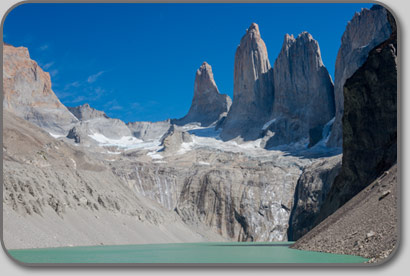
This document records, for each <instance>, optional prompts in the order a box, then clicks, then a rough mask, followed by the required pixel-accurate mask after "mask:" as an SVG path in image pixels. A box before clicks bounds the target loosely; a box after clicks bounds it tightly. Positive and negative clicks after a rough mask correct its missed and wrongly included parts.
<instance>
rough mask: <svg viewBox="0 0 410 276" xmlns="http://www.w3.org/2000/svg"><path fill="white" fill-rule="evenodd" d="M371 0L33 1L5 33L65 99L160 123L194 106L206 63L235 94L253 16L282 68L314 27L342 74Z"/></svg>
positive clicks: (330, 64)
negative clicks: (238, 54) (285, 56)
mask: <svg viewBox="0 0 410 276" xmlns="http://www.w3.org/2000/svg"><path fill="white" fill-rule="evenodd" d="M371 6H372V4H347V3H346V4H62V3H60V4H23V5H20V6H18V7H17V8H15V9H14V10H12V11H11V12H10V14H9V15H8V16H7V18H6V20H5V22H4V29H3V31H4V37H3V40H4V42H7V43H9V44H12V45H14V46H25V47H27V48H28V49H29V51H30V55H31V58H32V59H34V60H36V61H37V62H38V63H39V64H40V66H42V68H43V69H44V70H45V71H48V72H50V74H51V80H52V85H53V90H54V92H55V93H56V94H57V96H58V97H59V98H60V100H61V102H62V103H63V104H65V105H67V106H76V105H80V104H83V103H89V104H90V105H91V106H93V107H95V108H97V109H100V110H104V111H105V112H106V113H107V115H108V116H110V117H113V118H119V119H122V120H124V121H125V122H129V121H159V120H165V119H167V118H179V117H182V116H184V115H185V114H186V113H187V111H188V110H189V107H190V104H191V100H192V96H193V88H194V79H195V72H196V70H197V69H198V67H199V66H200V65H201V64H202V62H203V61H207V62H208V63H209V64H210V65H211V66H212V68H213V72H214V77H215V81H216V83H217V85H218V88H219V91H220V92H221V93H225V94H228V95H230V96H231V97H232V94H233V67H234V56H235V51H236V47H237V46H238V44H239V41H240V39H241V37H242V36H243V35H244V34H245V31H246V29H247V28H248V27H249V25H250V24H251V23H252V22H256V23H258V24H259V28H260V32H261V35H262V38H263V40H264V41H265V43H266V46H267V48H268V55H269V59H270V62H271V65H272V66H273V63H274V62H275V59H276V57H277V55H278V54H279V51H280V49H281V46H282V42H283V37H284V35H285V34H286V33H289V34H294V35H295V36H296V35H298V34H299V33H301V32H302V31H308V32H309V33H311V34H312V36H313V37H314V38H315V39H316V40H317V41H318V42H319V45H320V48H321V53H322V59H323V62H324V64H325V66H326V67H327V69H328V70H329V73H330V74H331V76H332V78H333V73H334V66H335V60H336V55H337V51H338V49H339V46H340V39H341V36H342V34H343V32H344V29H345V27H346V25H347V22H348V21H349V20H350V19H351V18H352V17H353V15H354V13H355V12H358V11H360V10H361V8H370V7H371Z"/></svg>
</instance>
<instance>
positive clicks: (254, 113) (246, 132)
mask: <svg viewBox="0 0 410 276" xmlns="http://www.w3.org/2000/svg"><path fill="white" fill-rule="evenodd" d="M272 107H273V81H272V70H271V66H270V63H269V59H268V52H267V50H266V46H265V43H264V42H263V40H262V38H261V35H260V33H259V27H258V25H257V24H255V23H252V25H251V26H250V27H249V29H248V30H247V32H246V34H245V35H244V36H243V37H242V39H241V42H240V45H239V46H238V48H237V50H236V54H235V66H234V91H233V103H232V106H231V109H230V110H229V112H228V115H227V117H226V119H225V121H224V123H223V125H222V132H221V137H222V139H224V140H230V139H233V138H236V137H239V138H242V139H243V140H253V139H255V138H257V137H259V135H260V129H261V127H262V125H263V124H264V123H265V122H266V121H267V120H268V119H269V116H270V115H271V112H272Z"/></svg>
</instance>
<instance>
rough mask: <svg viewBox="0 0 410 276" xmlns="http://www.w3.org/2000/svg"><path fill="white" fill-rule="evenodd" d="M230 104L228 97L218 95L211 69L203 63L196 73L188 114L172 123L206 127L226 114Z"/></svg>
mask: <svg viewBox="0 0 410 276" xmlns="http://www.w3.org/2000/svg"><path fill="white" fill-rule="evenodd" d="M231 103H232V101H231V98H230V97H229V96H228V95H224V94H220V93H219V90H218V87H217V86H216V83H215V80H214V74H213V72H212V67H211V65H209V64H208V63H207V62H204V63H202V65H201V67H199V69H198V70H197V71H196V76H195V85H194V97H193V99H192V104H191V108H190V109H189V112H188V114H187V115H186V116H185V117H183V118H182V119H179V120H174V121H173V123H175V124H178V125H183V124H187V123H191V122H198V123H200V124H201V125H203V126H208V125H210V124H212V123H214V122H216V121H218V120H219V119H220V118H221V116H223V115H224V114H226V112H228V110H229V108H230V106H231Z"/></svg>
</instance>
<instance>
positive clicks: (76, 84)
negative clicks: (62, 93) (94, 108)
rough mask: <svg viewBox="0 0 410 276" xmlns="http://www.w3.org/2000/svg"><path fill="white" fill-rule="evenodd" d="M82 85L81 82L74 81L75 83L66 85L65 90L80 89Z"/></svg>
mask: <svg viewBox="0 0 410 276" xmlns="http://www.w3.org/2000/svg"><path fill="white" fill-rule="evenodd" d="M80 85H81V83H80V82H79V81H73V82H70V83H68V84H66V85H65V86H64V90H68V89H70V88H71V87H74V88H77V87H80Z"/></svg>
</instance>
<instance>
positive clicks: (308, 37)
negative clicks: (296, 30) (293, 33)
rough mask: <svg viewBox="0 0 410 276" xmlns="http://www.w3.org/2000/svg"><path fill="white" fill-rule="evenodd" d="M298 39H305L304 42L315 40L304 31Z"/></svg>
mask: <svg viewBox="0 0 410 276" xmlns="http://www.w3.org/2000/svg"><path fill="white" fill-rule="evenodd" d="M296 39H303V40H308V41H310V40H313V37H312V35H311V34H310V33H308V32H306V31H304V32H301V33H300V34H299V35H298V37H297V38H296Z"/></svg>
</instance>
